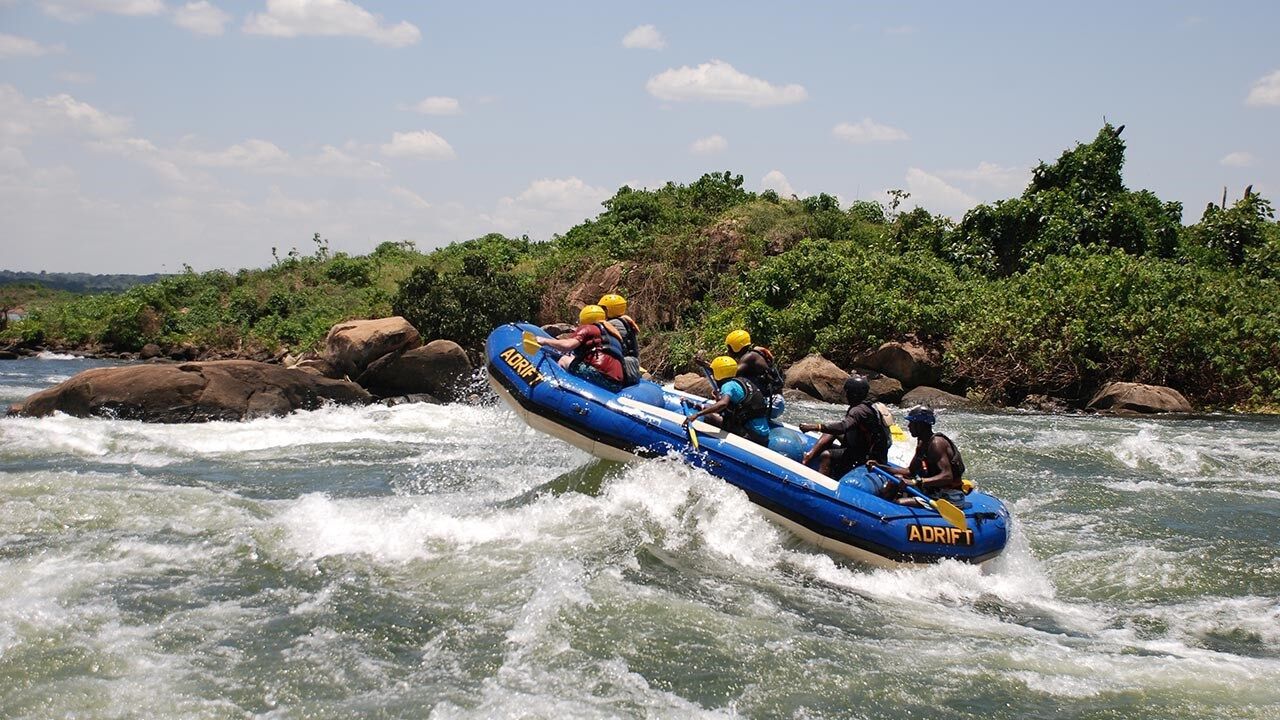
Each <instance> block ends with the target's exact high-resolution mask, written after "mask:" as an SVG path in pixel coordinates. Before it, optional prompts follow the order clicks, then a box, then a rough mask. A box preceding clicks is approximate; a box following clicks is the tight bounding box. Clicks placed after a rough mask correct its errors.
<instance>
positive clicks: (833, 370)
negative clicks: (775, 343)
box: [782, 355, 849, 404]
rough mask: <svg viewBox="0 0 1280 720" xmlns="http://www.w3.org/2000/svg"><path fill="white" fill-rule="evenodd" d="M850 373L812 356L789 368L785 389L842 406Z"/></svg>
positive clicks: (785, 379) (819, 356)
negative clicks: (802, 392) (793, 389)
mask: <svg viewBox="0 0 1280 720" xmlns="http://www.w3.org/2000/svg"><path fill="white" fill-rule="evenodd" d="M848 379H849V373H847V372H845V371H843V370H841V369H840V368H838V367H836V364H835V363H833V362H831V361H830V360H828V359H826V358H824V357H822V356H821V355H810V356H808V357H806V358H804V359H803V360H801V361H800V362H798V363H796V364H795V365H792V366H791V367H789V368H787V374H786V377H785V378H784V381H783V385H782V386H783V387H788V388H796V389H797V390H803V391H804V392H805V393H808V394H809V395H811V396H813V397H816V398H818V399H819V400H825V401H826V402H829V403H836V404H841V403H843V402H844V401H845V398H844V381H845V380H848Z"/></svg>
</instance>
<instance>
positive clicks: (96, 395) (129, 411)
mask: <svg viewBox="0 0 1280 720" xmlns="http://www.w3.org/2000/svg"><path fill="white" fill-rule="evenodd" d="M371 400H372V398H371V396H370V395H369V393H368V392H366V391H365V390H364V388H362V387H360V386H359V385H356V384H355V383H353V382H348V381H345V380H330V379H328V378H322V377H317V376H315V375H312V374H309V373H306V372H300V371H297V370H289V369H286V368H283V367H280V366H278V365H268V364H266V363H259V362H254V361H252V360H217V361H211V362H191V363H182V364H163V365H154V364H146V365H132V366H128V367H115V368H93V369H91V370H85V371H84V372H81V373H79V374H77V375H76V376H75V377H72V378H71V379H70V380H67V381H65V382H63V383H60V384H58V385H55V386H53V387H51V388H48V389H47V390H42V391H40V392H38V393H35V394H34V395H32V396H30V397H28V398H27V399H26V400H24V401H23V402H21V403H18V404H16V405H12V406H10V408H9V414H10V415H24V416H29V417H43V416H46V415H50V414H53V413H54V412H64V413H66V414H68V415H74V416H76V417H90V416H101V417H114V418H120V419H125V420H142V421H144V422H162V423H164V422H168V423H185V422H208V421H210V420H248V419H252V418H257V417H265V416H271V415H285V414H288V413H290V412H293V411H294V410H313V409H315V408H318V407H320V406H321V405H323V404H325V403H326V402H335V403H341V404H364V403H368V402H370V401H371Z"/></svg>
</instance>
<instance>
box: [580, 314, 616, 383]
mask: <svg viewBox="0 0 1280 720" xmlns="http://www.w3.org/2000/svg"><path fill="white" fill-rule="evenodd" d="M594 325H595V327H596V337H592V338H590V339H588V340H583V341H582V344H581V345H580V346H578V349H577V350H575V351H574V353H573V362H572V363H571V364H570V368H573V367H574V366H576V365H579V364H582V363H586V364H588V365H591V366H593V367H596V369H597V370H600V371H601V372H602V373H604V374H605V375H606V376H609V375H610V372H609V371H608V370H606V369H605V368H603V367H599V366H597V365H596V363H594V362H592V361H591V360H592V358H594V357H595V356H597V355H603V356H608V357H611V358H613V359H614V360H616V361H617V362H618V365H619V366H620V368H621V371H622V372H621V374H622V380H623V381H625V380H626V364H625V363H623V362H622V350H621V347H622V346H621V344H620V343H619V342H618V341H617V340H615V339H614V338H613V336H612V335H609V334H608V333H606V332H605V331H604V327H603V325H604V323H594Z"/></svg>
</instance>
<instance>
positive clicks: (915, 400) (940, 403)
mask: <svg viewBox="0 0 1280 720" xmlns="http://www.w3.org/2000/svg"><path fill="white" fill-rule="evenodd" d="M900 404H901V406H902V407H911V406H912V405H928V406H929V407H931V408H948V407H967V406H970V405H973V404H974V403H973V401H972V400H970V399H969V398H967V397H964V396H963V395H955V394H952V393H949V392H947V391H945V390H939V389H938V388H935V387H927V386H924V385H922V386H920V387H916V388H911V389H910V390H908V391H907V393H906V394H905V395H903V396H902V400H901V401H900Z"/></svg>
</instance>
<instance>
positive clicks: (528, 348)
mask: <svg viewBox="0 0 1280 720" xmlns="http://www.w3.org/2000/svg"><path fill="white" fill-rule="evenodd" d="M521 344H522V345H524V354H525V355H536V354H537V352H538V350H539V349H540V348H541V347H542V345H540V344H539V343H538V336H537V335H534V334H533V333H531V332H529V331H528V330H525V331H524V335H523V336H522V337H521Z"/></svg>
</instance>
